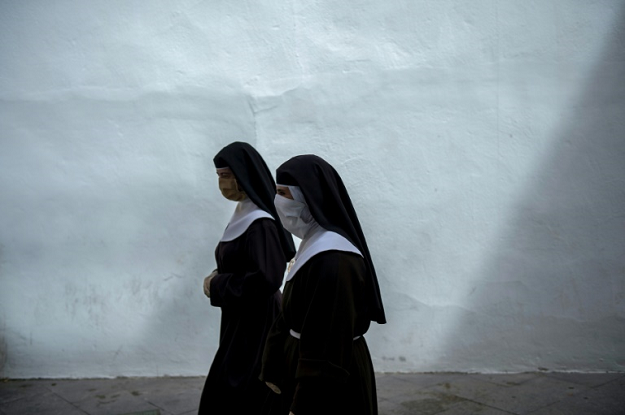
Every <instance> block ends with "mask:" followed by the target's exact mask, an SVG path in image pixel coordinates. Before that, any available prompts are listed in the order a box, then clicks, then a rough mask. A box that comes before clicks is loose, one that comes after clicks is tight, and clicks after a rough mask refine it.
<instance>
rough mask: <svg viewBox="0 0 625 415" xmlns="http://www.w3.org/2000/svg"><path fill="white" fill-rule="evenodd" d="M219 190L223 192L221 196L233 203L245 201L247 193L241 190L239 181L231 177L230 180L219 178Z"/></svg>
mask: <svg viewBox="0 0 625 415" xmlns="http://www.w3.org/2000/svg"><path fill="white" fill-rule="evenodd" d="M219 190H221V194H222V195H223V196H224V197H225V198H226V199H228V200H232V201H233V202H240V201H241V200H243V199H245V192H244V191H242V190H239V184H238V183H237V179H235V178H234V177H231V178H229V179H225V178H222V177H220V178H219Z"/></svg>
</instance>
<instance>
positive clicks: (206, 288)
mask: <svg viewBox="0 0 625 415" xmlns="http://www.w3.org/2000/svg"><path fill="white" fill-rule="evenodd" d="M215 275H217V270H214V271H213V272H211V273H210V275H209V276H208V277H206V278H204V294H205V295H206V296H207V297H210V296H211V280H212V279H213V277H214V276H215Z"/></svg>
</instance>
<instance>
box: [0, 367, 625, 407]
mask: <svg viewBox="0 0 625 415" xmlns="http://www.w3.org/2000/svg"><path fill="white" fill-rule="evenodd" d="M203 384H204V378H203V377H185V378H118V379H80V380H58V379H43V380H5V381H2V382H0V415H31V414H32V415H34V414H37V415H53V414H58V415H78V414H80V415H85V414H88V415H129V414H133V415H139V414H140V415H190V414H195V413H196V411H197V405H198V402H199V398H200V393H201V391H202V386H203ZM377 384H378V402H379V413H380V415H413V414H422V415H435V414H441V415H443V414H444V415H456V414H480V415H504V414H508V415H509V414H518V415H524V414H532V415H554V414H562V415H578V414H585V415H586V414H588V415H603V414H606V415H608V414H610V415H616V414H625V373H613V374H580V373H522V374H502V375H485V374H484V375H481V374H422V373H419V374H400V373H389V374H383V373H380V374H378V375H377Z"/></svg>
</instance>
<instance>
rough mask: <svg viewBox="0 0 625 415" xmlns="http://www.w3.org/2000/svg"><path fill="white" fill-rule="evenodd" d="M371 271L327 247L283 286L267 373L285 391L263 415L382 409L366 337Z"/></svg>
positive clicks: (363, 414)
mask: <svg viewBox="0 0 625 415" xmlns="http://www.w3.org/2000/svg"><path fill="white" fill-rule="evenodd" d="M366 275H367V274H366V265H365V261H364V260H363V258H362V257H361V256H359V255H357V254H353V253H348V252H341V251H325V252H321V253H319V254H317V255H315V256H314V257H312V258H311V259H309V260H308V262H306V264H304V265H303V266H302V267H301V268H300V269H299V270H298V271H297V274H296V275H295V276H294V277H293V278H292V279H291V280H290V281H288V282H287V283H286V284H285V288H284V297H283V302H282V313H281V314H280V316H278V319H277V320H276V322H275V323H274V325H273V327H272V329H271V332H270V334H269V337H268V338H267V343H266V345H265V351H264V355H263V369H262V373H261V379H262V380H264V381H268V382H272V383H274V384H276V385H277V386H278V387H279V388H280V389H281V391H282V393H281V394H280V395H277V394H273V395H271V396H270V399H269V400H268V401H267V403H266V404H265V406H264V408H263V413H264V414H271V415H288V413H289V410H290V411H293V413H294V414H295V415H308V414H324V415H328V414H337V415H338V414H341V415H346V414H358V415H374V414H377V413H378V408H377V395H376V385H375V375H374V371H373V363H372V361H371V356H370V354H369V349H368V347H367V343H366V342H365V339H364V337H363V336H362V335H363V334H364V333H365V332H366V331H367V330H368V328H369V325H370V323H371V321H370V319H369V315H370V313H369V312H370V310H368V304H369V301H368V297H367V292H366V288H365V286H366ZM290 330H294V331H295V332H297V333H299V334H300V339H297V338H296V337H294V336H293V335H291V334H290ZM358 336H360V337H358ZM355 337H358V338H357V339H356V340H354V338H355Z"/></svg>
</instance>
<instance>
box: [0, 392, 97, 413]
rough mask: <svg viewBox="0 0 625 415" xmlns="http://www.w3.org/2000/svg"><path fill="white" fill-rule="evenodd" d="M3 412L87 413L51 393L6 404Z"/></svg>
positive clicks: (3, 406) (3, 405)
mask: <svg viewBox="0 0 625 415" xmlns="http://www.w3.org/2000/svg"><path fill="white" fill-rule="evenodd" d="M35 398H36V399H35ZM2 411H3V413H4V414H5V415H26V414H37V415H85V412H83V411H81V410H80V409H78V408H76V407H75V406H74V405H72V404H71V403H69V402H67V401H65V400H64V399H61V398H60V397H58V396H57V395H55V394H54V393H51V392H45V393H41V394H38V395H33V396H32V397H25V398H21V399H17V400H12V401H9V402H5V403H3V404H2Z"/></svg>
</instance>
